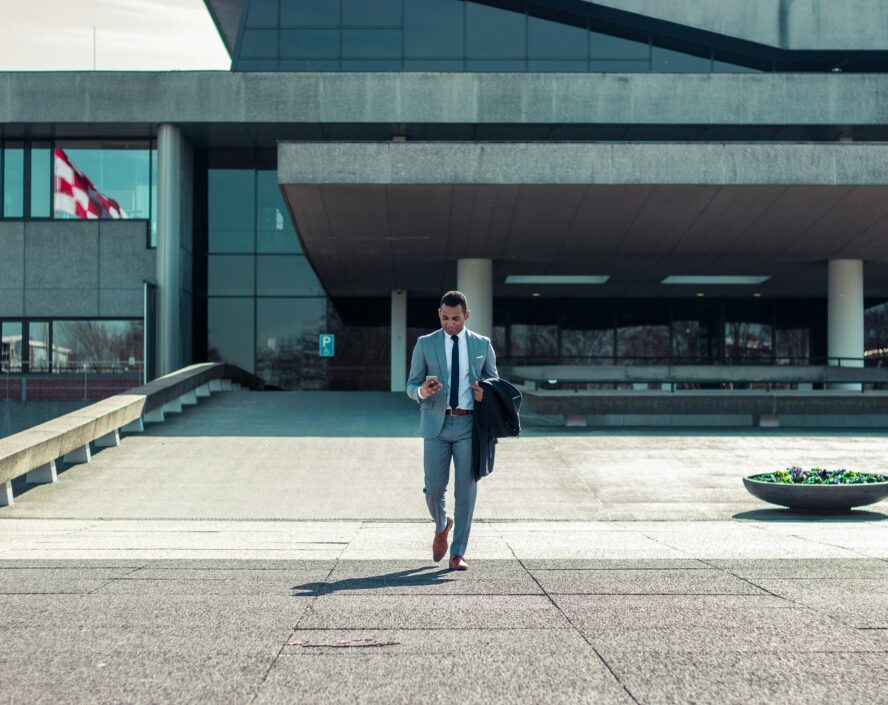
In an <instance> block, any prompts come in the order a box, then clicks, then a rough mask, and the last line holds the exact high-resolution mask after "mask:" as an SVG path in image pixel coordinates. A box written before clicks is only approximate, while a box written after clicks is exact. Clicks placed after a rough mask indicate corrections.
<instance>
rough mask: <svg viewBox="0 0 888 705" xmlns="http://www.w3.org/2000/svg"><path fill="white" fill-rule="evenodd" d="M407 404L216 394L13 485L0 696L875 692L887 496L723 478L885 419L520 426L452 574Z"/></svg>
mask: <svg viewBox="0 0 888 705" xmlns="http://www.w3.org/2000/svg"><path fill="white" fill-rule="evenodd" d="M416 414H417V411H416V409H415V407H414V405H413V404H412V402H409V401H408V400H406V399H405V398H401V397H400V396H397V395H387V394H351V395H339V394H335V393H325V394H306V393H301V394H297V393H292V394H291V393H230V394H223V395H218V396H214V397H213V398H212V399H209V400H206V401H204V402H201V404H200V406H198V407H197V408H192V409H188V410H186V411H185V412H184V413H183V414H182V415H180V416H175V417H173V418H172V419H171V420H169V421H168V422H167V423H165V424H162V425H157V426H149V427H148V428H147V431H146V433H144V434H140V435H133V436H127V437H126V438H125V439H124V441H123V443H122V445H121V446H120V447H119V448H114V449H107V450H102V451H101V452H98V453H96V455H95V456H94V458H93V462H92V463H90V464H89V465H77V466H72V467H70V468H69V469H66V470H65V471H64V472H61V473H60V478H59V479H60V481H59V482H58V483H56V484H54V485H47V486H37V487H33V488H31V489H27V491H24V492H23V493H21V494H18V495H17V497H16V503H15V504H14V505H13V506H11V507H6V508H3V509H0V644H2V649H0V702H2V703H7V702H8V703H42V702H47V703H49V702H54V701H64V702H90V703H95V702H100V703H105V702H108V703H110V702H114V703H118V702H120V703H143V702H144V703H156V702H202V703H206V702H214V703H215V702H220V703H267V702H268V703H270V702H297V703H339V702H343V703H345V702H360V703H377V702H378V703H426V702H429V703H437V702H456V701H461V702H467V703H474V702H506V703H513V702H514V703H523V702H528V703H530V702H533V703H539V702H546V703H548V702H596V703H598V702H601V703H826V702H830V703H833V702H836V703H884V702H888V521H885V519H886V514H888V503H880V504H878V505H873V506H872V507H870V508H869V509H868V511H857V512H852V513H850V514H843V515H834V516H830V515H797V514H793V513H790V512H786V511H782V510H779V509H769V508H767V507H766V505H763V504H761V503H760V502H758V501H757V500H754V499H753V498H752V497H751V496H749V495H748V494H747V493H746V491H745V490H744V489H743V487H742V483H741V480H740V478H741V477H742V476H743V475H744V474H748V473H751V472H756V471H760V470H766V469H769V468H772V467H784V466H786V465H792V464H801V465H811V464H823V465H826V466H829V467H834V466H848V467H856V468H859V469H862V470H870V471H876V472H885V469H886V465H888V435H884V434H880V433H875V432H867V433H861V434H854V433H853V432H842V433H836V434H818V435H810V434H806V435H795V434H792V433H789V432H786V431H776V432H775V431H769V432H750V433H743V432H738V431H736V430H733V431H730V432H718V431H706V432H703V433H697V432H685V433H674V432H673V433H662V432H644V431H639V432H625V431H624V432H617V433H614V432H606V433H605V432H595V431H587V430H577V431H573V430H572V431H571V432H567V431H553V430H542V429H540V430H534V429H527V431H526V433H525V434H523V435H522V437H521V438H519V439H515V440H509V441H507V442H503V443H501V444H500V446H499V449H498V456H497V466H496V469H495V471H494V474H493V475H492V476H491V477H489V478H486V479H485V480H484V481H483V482H482V483H481V486H480V489H479V501H478V506H477V510H476V523H475V526H474V528H473V532H472V539H471V543H470V550H469V555H468V556H467V557H468V559H469V561H470V565H471V569H470V570H469V571H468V572H467V573H452V572H449V571H447V570H446V564H445V563H441V564H432V563H431V560H430V555H429V553H430V546H429V543H430V539H431V526H430V523H429V522H428V520H427V518H426V516H425V506H424V503H423V500H422V492H421V490H422V485H421V473H420V458H421V450H422V445H421V441H420V440H419V439H418V438H417V437H416V435H415V433H416V428H417V419H416ZM17 489H20V490H25V489H26V488H24V487H20V486H19V487H17Z"/></svg>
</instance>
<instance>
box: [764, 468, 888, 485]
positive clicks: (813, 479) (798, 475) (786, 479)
mask: <svg viewBox="0 0 888 705" xmlns="http://www.w3.org/2000/svg"><path fill="white" fill-rule="evenodd" d="M751 479H753V480H758V481H760V482H774V483H778V484H788V485H866V484H870V483H873V482H888V475H875V474H873V473H867V472H857V471H856V470H845V469H844V468H842V469H839V470H826V469H824V468H811V469H810V470H803V469H802V468H800V467H797V466H796V467H791V468H786V470H775V471H774V472H766V473H762V474H760V475H753V476H752V478H751Z"/></svg>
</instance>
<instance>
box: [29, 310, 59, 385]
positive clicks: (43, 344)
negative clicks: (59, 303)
mask: <svg viewBox="0 0 888 705" xmlns="http://www.w3.org/2000/svg"><path fill="white" fill-rule="evenodd" d="M62 360H63V361H64V358H62ZM28 369H29V370H30V371H31V372H48V371H49V322H48V321H31V322H30V323H29V324H28Z"/></svg>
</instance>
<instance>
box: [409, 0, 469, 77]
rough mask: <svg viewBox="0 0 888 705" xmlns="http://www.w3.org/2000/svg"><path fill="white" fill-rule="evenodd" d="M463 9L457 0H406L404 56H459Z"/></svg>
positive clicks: (460, 52) (461, 45)
mask: <svg viewBox="0 0 888 705" xmlns="http://www.w3.org/2000/svg"><path fill="white" fill-rule="evenodd" d="M464 8H465V3H463V2H461V1H460V0H408V2H407V3H406V4H405V6H404V55H405V56H409V57H411V58H412V57H416V58H425V57H429V58H431V57H434V58H438V57H440V58H448V57H453V58H456V57H460V58H461V57H462V55H463V11H464ZM461 68H462V67H461V66H460V69H461ZM414 70H419V71H422V70H425V69H414ZM429 70H435V69H429ZM442 70H447V71H449V70H451V69H442ZM456 70H459V69H456Z"/></svg>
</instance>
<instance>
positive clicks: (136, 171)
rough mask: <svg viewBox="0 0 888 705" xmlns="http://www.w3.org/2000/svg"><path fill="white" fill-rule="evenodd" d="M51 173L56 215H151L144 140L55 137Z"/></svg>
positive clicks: (148, 154) (147, 151)
mask: <svg viewBox="0 0 888 705" xmlns="http://www.w3.org/2000/svg"><path fill="white" fill-rule="evenodd" d="M53 174H54V180H53V183H54V187H53V197H54V202H53V212H54V215H55V217H56V218H99V219H102V218H144V219H146V220H148V219H150V218H151V203H152V201H151V187H152V179H151V150H150V148H149V144H148V143H147V142H144V143H137V144H133V143H102V142H94V143H89V142H56V143H55V153H54V156H53Z"/></svg>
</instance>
